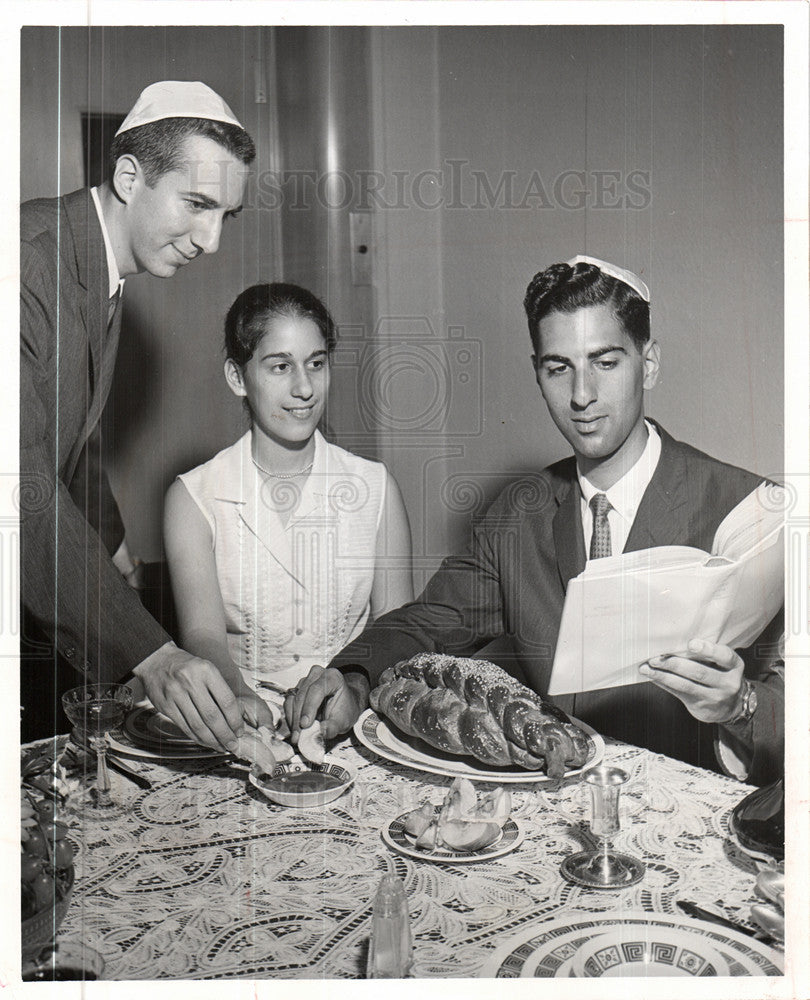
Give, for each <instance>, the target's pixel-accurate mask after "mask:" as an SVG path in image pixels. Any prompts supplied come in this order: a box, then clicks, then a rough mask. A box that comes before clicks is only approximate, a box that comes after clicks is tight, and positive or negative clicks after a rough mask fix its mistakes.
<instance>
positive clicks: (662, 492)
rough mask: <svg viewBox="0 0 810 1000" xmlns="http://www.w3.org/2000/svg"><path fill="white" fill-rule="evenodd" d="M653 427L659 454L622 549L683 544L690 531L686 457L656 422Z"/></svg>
mask: <svg viewBox="0 0 810 1000" xmlns="http://www.w3.org/2000/svg"><path fill="white" fill-rule="evenodd" d="M656 427H657V429H658V433H659V435H660V437H661V457H660V458H659V460H658V465H657V467H656V470H655V472H654V473H653V477H652V479H651V480H650V482H649V485H648V486H647V489H646V490H645V491H644V496H643V497H642V498H641V503H640V504H639V507H638V511H637V512H636V517H635V520H634V521H633V525H632V527H631V529H630V534H629V535H628V536H627V543H626V544H625V546H624V551H625V552H636V551H638V550H640V549H650V548H657V547H658V546H661V545H683V544H685V543H684V541H683V540H684V538H687V537H688V534H689V503H688V500H689V497H688V494H687V481H688V479H687V474H686V472H687V470H686V460H685V458H684V455H683V452H682V451H681V449H680V448H679V447H678V442H677V441H675V440H674V439H673V438H671V437H670V436H669V434H667V432H666V431H665V430H663V428H661V427H659V426H658V424H656Z"/></svg>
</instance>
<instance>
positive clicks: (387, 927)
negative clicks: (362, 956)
mask: <svg viewBox="0 0 810 1000" xmlns="http://www.w3.org/2000/svg"><path fill="white" fill-rule="evenodd" d="M410 967H411V927H410V915H409V914H408V897H407V896H406V894H405V886H404V885H403V884H402V882H401V881H400V879H398V878H397V877H396V875H384V876H383V877H382V879H381V880H380V886H379V888H378V889H377V895H376V896H375V897H374V908H373V910H372V916H371V941H370V942H369V948H368V966H367V969H366V975H367V977H368V978H369V979H404V978H405V976H406V975H407V974H408V970H409V969H410Z"/></svg>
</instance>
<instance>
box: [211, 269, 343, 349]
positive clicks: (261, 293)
mask: <svg viewBox="0 0 810 1000" xmlns="http://www.w3.org/2000/svg"><path fill="white" fill-rule="evenodd" d="M274 316H285V317H287V318H289V319H311V320H312V322H313V323H314V324H315V325H316V326H317V327H318V329H319V330H320V331H321V335H322V336H323V339H324V341H325V342H326V350H327V351H328V352H329V353H330V354H331V353H332V351H333V350H334V347H335V344H336V343H337V329H336V327H335V322H334V320H333V319H332V317H331V316H330V315H329V310H328V309H327V308H326V306H325V305H324V304H323V302H321V300H320V299H319V298H316V296H314V295H313V294H312V292H308V291H307V290H306V288H301V287H300V286H299V285H288V284H282V283H276V284H272V285H251V287H250V288H246V289H245V290H244V292H242V294H241V295H239V296H238V297H237V298H236V301H235V302H234V303H233V305H232V306H231V308H230V309H229V310H228V315H227V317H226V319H225V356H226V357H228V358H230V359H231V360H232V361H234V362H235V363H236V364H237V365H239V367H240V368H241V367H243V366H244V365H246V364H247V362H248V361H250V359H251V358H252V357H253V352H254V351H255V350H256V347H257V345H258V343H259V341H260V340H261V339H262V337H263V336H264V335H265V333H267V321H268V320H269V319H272V318H273V317H274Z"/></svg>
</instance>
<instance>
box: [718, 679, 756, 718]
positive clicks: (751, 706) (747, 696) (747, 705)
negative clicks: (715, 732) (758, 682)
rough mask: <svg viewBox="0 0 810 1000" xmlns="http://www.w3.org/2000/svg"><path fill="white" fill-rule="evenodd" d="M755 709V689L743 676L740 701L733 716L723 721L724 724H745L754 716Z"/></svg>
mask: <svg viewBox="0 0 810 1000" xmlns="http://www.w3.org/2000/svg"><path fill="white" fill-rule="evenodd" d="M756 710H757V689H756V688H755V687H754V685H753V684H752V683H751V681H749V680H748V679H747V678H743V686H742V702H741V705H740V710H739V712H737V714H736V715H735V716H733V717H732V718H730V719H729V720H728V722H726V723H724V725H726V726H735V725H745V724H746V723H748V722H750V721H751V719H753V717H754V712H756Z"/></svg>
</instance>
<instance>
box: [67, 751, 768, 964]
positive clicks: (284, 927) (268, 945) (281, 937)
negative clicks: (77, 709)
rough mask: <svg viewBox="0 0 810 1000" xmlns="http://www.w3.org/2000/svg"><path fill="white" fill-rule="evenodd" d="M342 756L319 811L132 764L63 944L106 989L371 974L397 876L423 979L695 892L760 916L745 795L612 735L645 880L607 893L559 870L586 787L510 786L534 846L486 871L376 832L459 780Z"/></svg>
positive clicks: (90, 839) (89, 853)
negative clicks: (342, 772) (436, 859)
mask: <svg viewBox="0 0 810 1000" xmlns="http://www.w3.org/2000/svg"><path fill="white" fill-rule="evenodd" d="M331 757H332V758H333V759H334V760H336V761H338V762H339V763H342V764H343V765H345V766H348V767H349V768H351V769H352V770H353V771H355V772H356V775H357V781H356V786H355V788H354V789H353V790H352V791H351V792H350V793H347V794H346V795H344V796H342V797H341V798H339V799H338V800H336V801H335V802H333V803H331V804H330V805H327V806H325V807H323V808H321V809H314V810H293V809H285V808H283V807H281V806H276V805H273V804H272V803H270V802H268V801H267V800H266V799H264V798H263V797H262V796H261V795H260V794H259V793H258V792H257V791H256V790H255V789H254V788H253V787H252V786H250V785H249V784H248V783H247V781H246V772H245V771H240V770H236V769H234V768H231V767H227V766H223V765H221V764H217V763H215V762H212V761H202V762H197V763H189V762H182V763H181V764H177V765H172V766H169V765H164V764H157V763H144V762H141V761H133V766H135V767H136V768H138V769H139V770H141V771H142V773H143V774H144V775H145V776H147V777H149V779H150V780H151V781H152V782H153V788H152V789H151V790H150V791H141V790H139V789H137V788H136V787H135V786H134V785H133V784H131V783H130V782H128V781H127V780H126V779H124V778H122V777H120V776H118V775H116V774H113V775H111V777H112V780H113V792H114V794H115V795H116V796H118V797H119V800H126V802H127V804H128V806H129V811H128V813H127V815H126V816H125V818H124V819H122V820H121V819H119V820H117V821H115V822H112V823H109V824H103V825H102V824H98V823H92V824H91V823H82V820H81V817H77V818H74V826H73V828H72V831H71V838H72V839H73V840H74V842H75V843H76V844H77V846H78V856H77V862H76V874H77V882H76V887H75V889H74V895H73V900H72V902H71V905H70V908H69V911H68V914H67V917H66V919H65V922H64V924H63V927H62V930H61V932H60V936H61V938H62V939H64V940H67V939H70V938H75V937H79V936H82V937H83V938H84V940H85V941H86V942H87V944H89V945H90V946H92V947H94V948H96V949H97V950H98V951H100V952H101V953H102V955H103V956H104V959H105V961H106V965H107V968H106V974H105V978H109V979H119V980H136V979H160V978H169V979H193V978H212V979H217V978H226V977H227V978H231V977H233V978H244V979H263V978H285V979H295V978H332V979H334V978H357V977H362V976H363V975H364V970H365V959H366V951H367V944H368V934H369V926H370V912H371V905H372V900H373V897H374V893H375V890H376V888H377V885H378V883H379V881H380V878H381V876H382V875H383V874H385V873H387V872H392V873H395V874H397V875H398V876H399V877H400V878H401V879H402V880H403V882H404V884H405V888H406V891H407V893H408V897H409V902H410V909H411V926H412V934H413V938H414V965H413V970H412V974H413V975H414V976H417V977H455V976H465V977H474V976H477V975H480V974H481V970H482V968H483V967H484V965H485V963H486V960H487V958H488V956H489V955H490V954H491V953H492V951H493V949H495V948H496V947H497V946H498V945H499V944H502V943H503V942H504V941H505V940H506V939H507V938H508V936H510V935H515V934H517V933H519V932H520V931H521V930H522V929H524V928H525V927H526V926H527V925H528V924H529V923H530V922H532V921H540V920H544V919H548V920H551V919H559V918H561V917H564V916H566V915H568V914H570V915H572V916H573V915H579V916H581V915H582V914H587V913H605V912H609V913H616V912H617V911H618V912H620V911H622V910H646V911H650V912H657V913H665V914H675V913H678V912H679V911H678V910H677V907H676V905H675V901H676V900H678V899H689V900H693V901H696V902H698V903H701V904H714V905H716V906H719V907H720V908H721V909H722V910H725V912H726V913H727V914H728V915H729V916H731V917H732V918H734V919H738V920H742V921H745V920H746V918H747V915H748V908H749V906H750V903H751V902H752V901H753V893H754V879H755V876H756V871H757V865H756V863H755V862H754V861H752V860H751V859H750V858H748V857H747V856H746V855H744V854H743V853H742V852H741V851H740V850H739V849H738V848H737V847H736V846H735V845H734V843H733V842H732V841H731V840H730V838H729V834H728V820H729V815H730V812H731V810H732V808H733V807H734V806H735V805H736V804H737V802H739V800H740V799H741V798H742V797H743V796H744V795H745V794H746V793H747V792H748V791H749V789H748V788H747V787H746V786H744V785H740V784H739V783H737V782H735V781H732V780H730V779H727V778H724V777H722V776H720V775H717V774H713V773H710V772H707V771H702V770H700V769H698V768H693V767H690V766H688V765H686V764H683V763H680V762H678V761H674V760H671V759H669V758H666V757H661V756H657V755H654V754H651V753H649V752H648V751H645V750H639V749H637V748H634V747H628V746H625V745H621V744H615V743H610V742H608V745H607V752H606V755H605V760H606V761H607V762H608V763H611V764H616V765H619V766H621V767H623V768H624V769H625V770H626V771H627V772H628V773H629V775H630V781H629V782H628V784H627V786H625V789H624V790H623V798H622V813H623V824H624V828H623V830H622V832H621V833H620V834H619V835H618V837H617V839H616V846H617V847H618V848H619V849H621V850H624V851H626V852H627V853H630V854H633V855H635V856H637V857H639V858H641V859H643V860H644V861H645V863H646V864H647V873H646V876H645V878H644V880H643V881H642V882H641V883H639V884H638V885H636V886H633V887H631V888H628V889H626V890H623V891H620V892H607V893H606V892H599V891H594V890H588V889H583V888H578V887H576V886H573V885H570V884H568V883H566V882H564V881H563V880H562V878H561V876H560V874H559V866H560V862H561V861H562V859H563V858H564V857H565V856H566V855H567V854H570V853H571V852H573V851H575V850H580V849H582V848H583V846H584V845H585V841H584V840H583V837H582V836H581V834H580V833H579V832H578V831H579V825H580V824H581V823H584V822H585V821H586V820H587V818H588V815H589V810H590V806H589V801H588V798H589V797H588V795H587V790H586V787H585V786H584V785H583V784H582V783H581V782H579V781H575V782H571V783H570V784H568V785H565V784H563V785H557V786H541V787H537V786H534V787H533V786H521V785H512V786H511V792H512V797H513V813H512V815H513V816H514V817H515V819H517V820H518V821H519V822H520V823H521V824H522V826H523V828H524V830H525V833H526V836H525V839H524V840H523V842H522V844H521V845H520V846H519V847H518V848H517V849H516V850H515V851H514V852H512V853H511V854H507V855H506V856H504V857H500V858H497V859H495V860H492V861H488V862H485V863H480V864H464V865H456V866H453V865H437V864H431V863H425V862H420V861H416V860H412V859H410V858H406V857H401V856H399V855H397V854H394V853H393V852H391V851H389V850H388V848H386V846H385V845H384V844H383V842H382V839H381V837H380V829H381V827H382V826H383V825H384V824H387V823H388V822H389V821H390V820H391V819H393V818H395V817H396V816H397V815H399V814H401V813H402V812H404V811H405V810H407V809H409V808H414V807H416V806H417V805H419V804H420V803H421V802H422V801H423V800H424V799H425V798H429V799H431V800H432V801H433V802H434V803H438V802H440V801H441V799H442V797H443V795H444V791H445V789H446V788H447V786H448V785H449V784H450V781H451V779H450V778H445V777H441V776H438V775H428V774H422V773H419V772H417V771H414V770H412V769H409V768H407V767H404V766H400V765H398V764H393V763H389V762H386V761H381V760H379V758H376V757H375V756H374V755H373V754H372V753H370V752H369V751H367V750H366V749H365V748H363V747H359V746H355V745H353V744H352V743H351V742H350V741H348V740H347V741H345V742H343V743H341V744H338V746H337V747H336V748H335V749H334V751H333V752H332V755H331Z"/></svg>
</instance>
